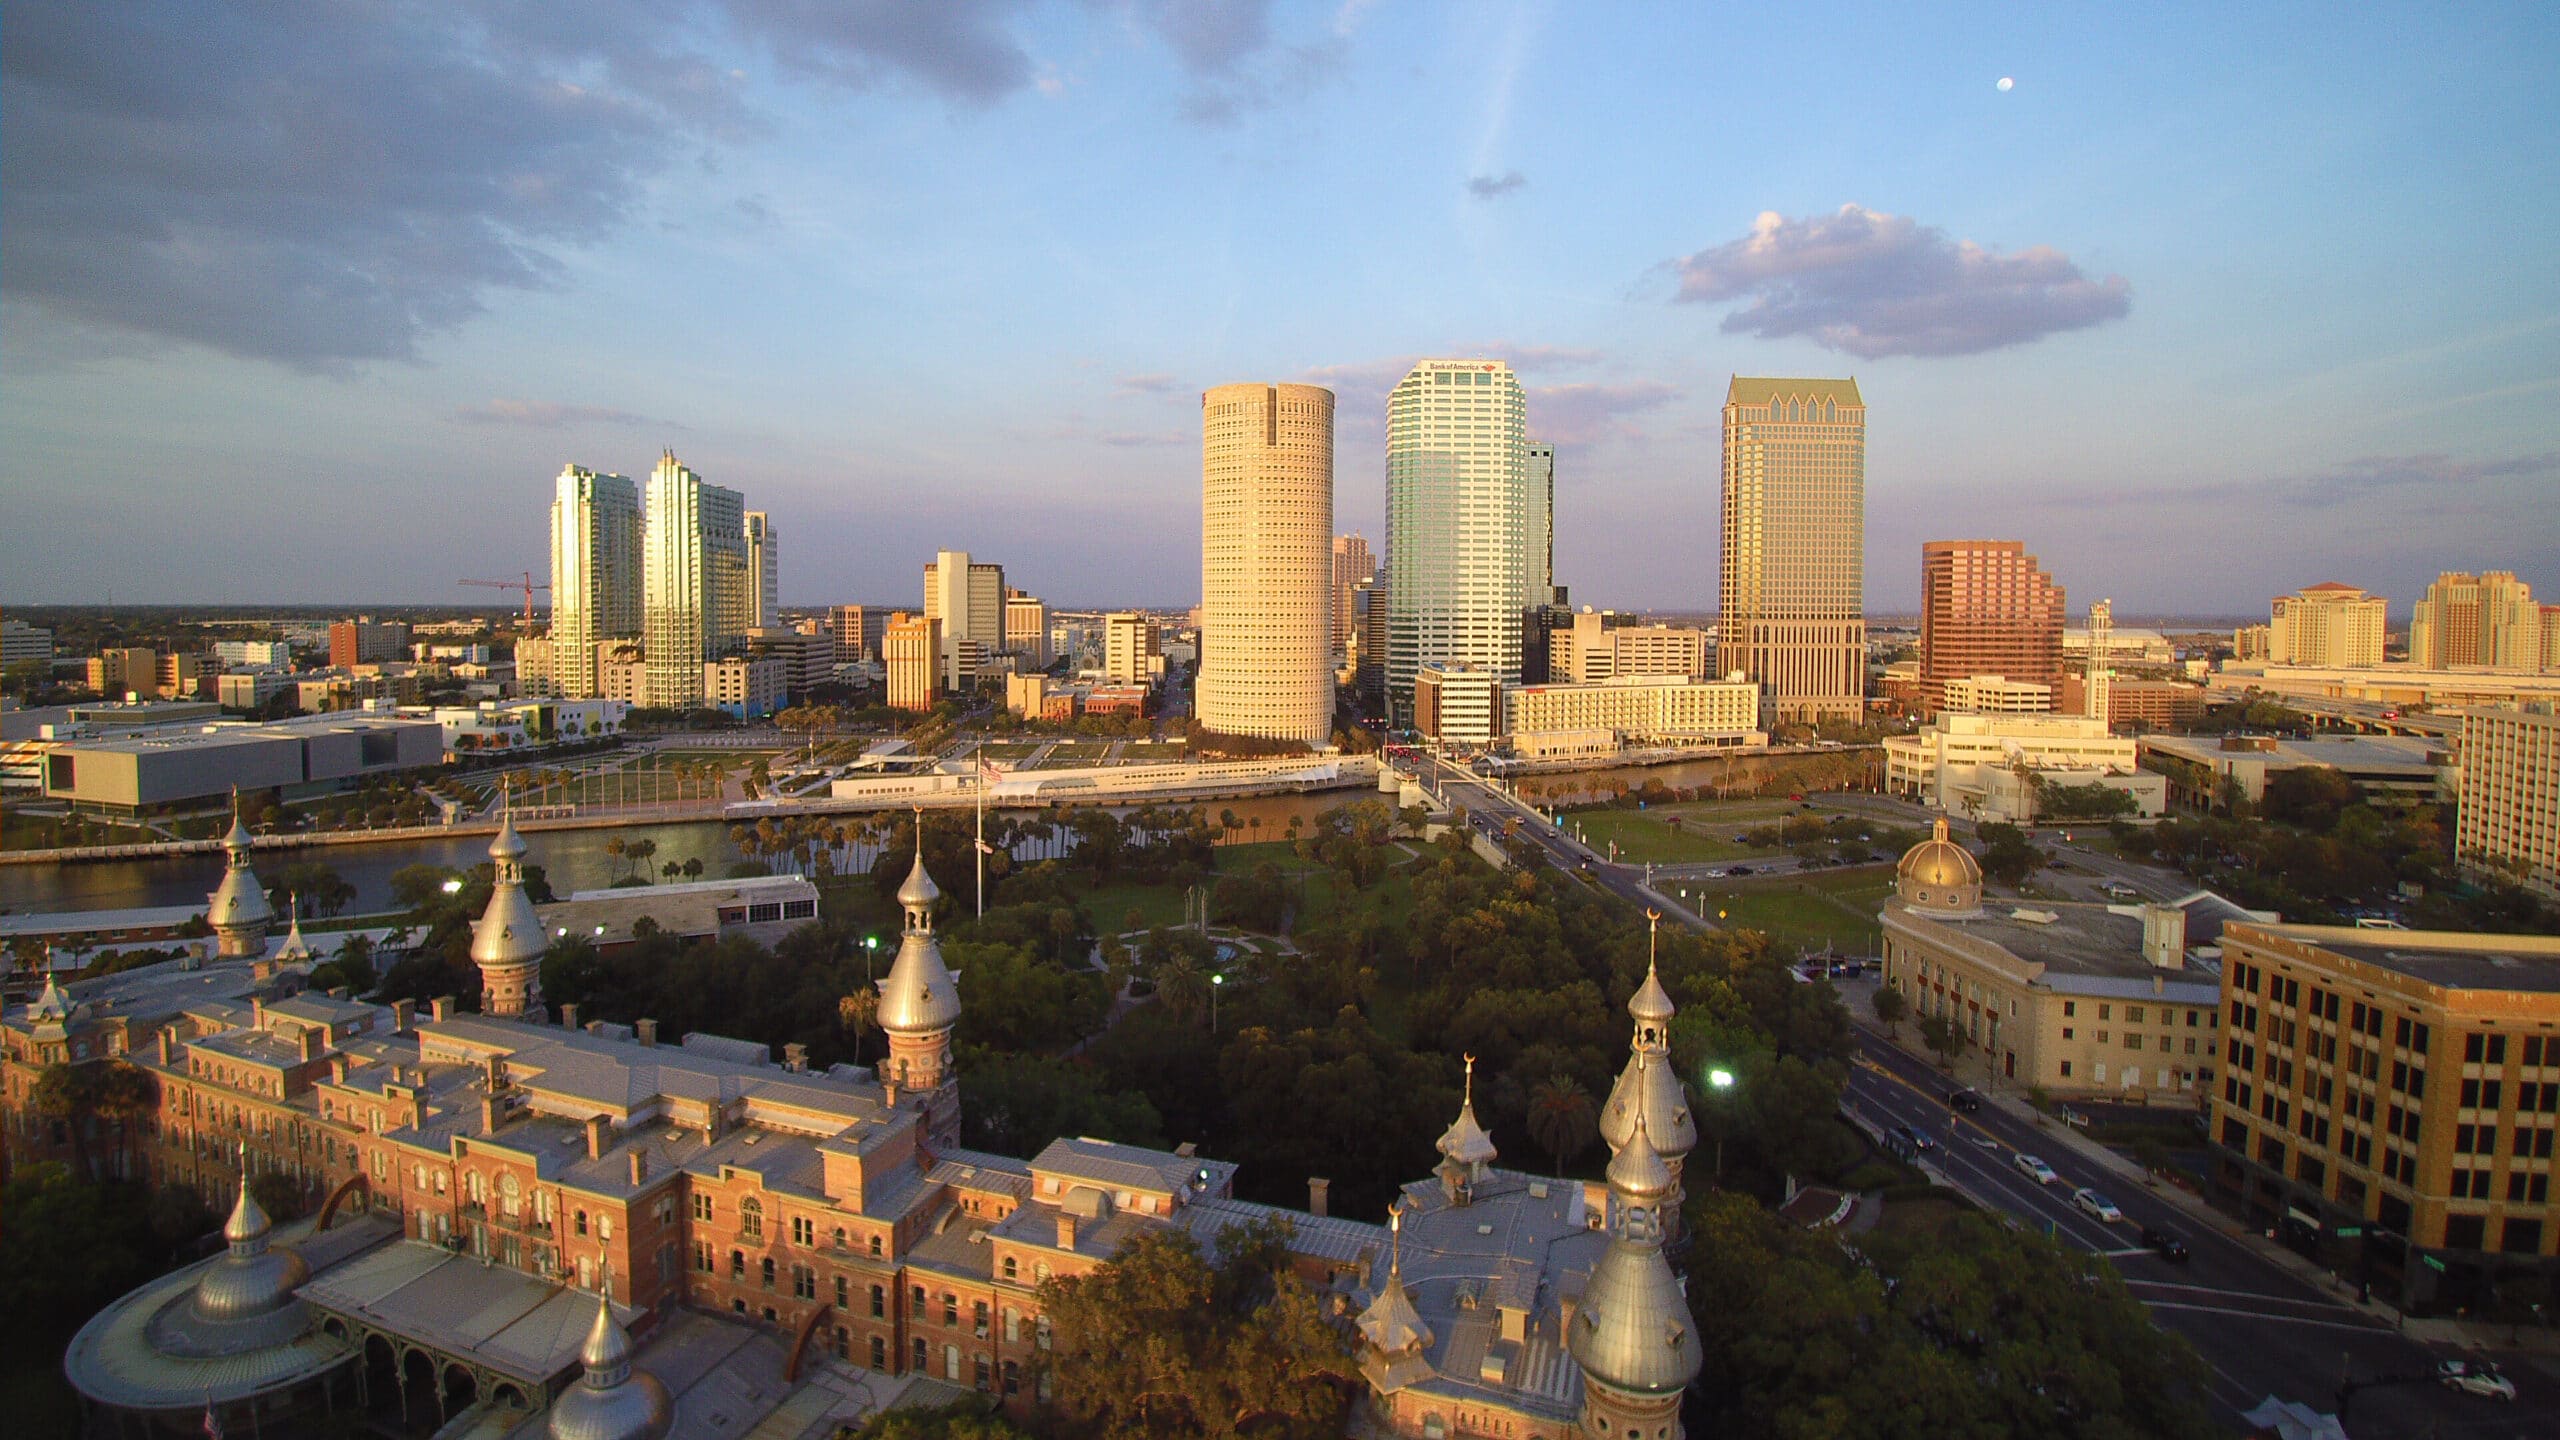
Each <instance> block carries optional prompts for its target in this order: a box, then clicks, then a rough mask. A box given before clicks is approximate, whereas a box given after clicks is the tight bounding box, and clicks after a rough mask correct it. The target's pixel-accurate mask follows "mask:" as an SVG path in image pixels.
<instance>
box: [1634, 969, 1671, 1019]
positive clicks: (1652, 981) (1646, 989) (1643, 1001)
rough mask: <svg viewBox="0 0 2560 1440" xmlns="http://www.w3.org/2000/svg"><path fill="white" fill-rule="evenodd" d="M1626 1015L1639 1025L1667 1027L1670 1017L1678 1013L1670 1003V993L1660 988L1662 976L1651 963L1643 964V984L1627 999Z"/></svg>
mask: <svg viewBox="0 0 2560 1440" xmlns="http://www.w3.org/2000/svg"><path fill="white" fill-rule="evenodd" d="M1627 1013H1628V1014H1629V1015H1632V1016H1634V1017H1635V1020H1636V1023H1637V1024H1639V1025H1647V1024H1650V1025H1668V1024H1670V1023H1671V1017H1672V1016H1674V1015H1677V1014H1679V1013H1680V1011H1679V1007H1678V1006H1675V1005H1673V1004H1672V1003H1671V992H1670V991H1668V990H1665V989H1663V988H1662V974H1661V972H1660V971H1659V970H1656V969H1655V968H1654V966H1653V963H1652V962H1651V961H1647V962H1646V963H1645V967H1644V983H1643V984H1642V985H1639V986H1637V987H1636V993H1635V994H1633V995H1630V996H1628V997H1627Z"/></svg>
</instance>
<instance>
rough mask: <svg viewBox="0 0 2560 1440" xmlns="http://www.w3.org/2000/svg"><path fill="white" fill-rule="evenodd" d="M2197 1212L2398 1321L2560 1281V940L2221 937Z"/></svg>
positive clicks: (2246, 928)
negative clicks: (2224, 1209)
mask: <svg viewBox="0 0 2560 1440" xmlns="http://www.w3.org/2000/svg"><path fill="white" fill-rule="evenodd" d="M2222 1022H2223V1024H2222V1060H2223V1064H2222V1067H2221V1068H2222V1077H2221V1083H2220V1084H2219V1085H2218V1086H2217V1087H2216V1089H2215V1091H2214V1095H2213V1103H2212V1111H2211V1120H2210V1123H2211V1131H2212V1139H2213V1142H2214V1144H2215V1146H2216V1147H2217V1150H2218V1152H2219V1156H2218V1161H2217V1164H2216V1166H2215V1172H2214V1175H2213V1194H2214V1198H2215V1199H2216V1200H2217V1201H2218V1202H2220V1203H2223V1204H2226V1205H2230V1206H2234V1207H2236V1208H2238V1209H2239V1210H2240V1211H2241V1213H2242V1214H2243V1215H2245V1216H2246V1217H2247V1219H2248V1221H2249V1223H2250V1224H2251V1225H2253V1226H2266V1227H2272V1228H2274V1229H2276V1230H2277V1232H2278V1233H2279V1235H2280V1237H2281V1238H2283V1239H2285V1240H2286V1241H2288V1242H2289V1243H2291V1244H2293V1245H2294V1246H2295V1247H2296V1248H2297V1249H2300V1250H2303V1251H2305V1252H2306V1253H2309V1254H2311V1255H2313V1256H2315V1257H2316V1258H2317V1259H2318V1260H2320V1261H2321V1262H2322V1263H2324V1264H2326V1265H2328V1266H2330V1267H2332V1268H2334V1269H2336V1270H2337V1271H2338V1272H2339V1273H2340V1274H2341V1275H2346V1276H2352V1277H2355V1278H2357V1279H2358V1280H2360V1281H2368V1282H2370V1283H2371V1284H2372V1285H2373V1286H2374V1288H2375V1290H2377V1291H2378V1292H2381V1293H2384V1294H2388V1295H2391V1296H2393V1297H2394V1298H2395V1299H2396V1300H2397V1302H2398V1303H2399V1304H2400V1305H2401V1306H2402V1307H2404V1308H2406V1309H2409V1310H2411V1311H2412V1312H2414V1313H2421V1314H2433V1313H2458V1312H2461V1311H2466V1310H2468V1311H2479V1310H2484V1309H2487V1308H2488V1307H2489V1306H2490V1305H2491V1304H2492V1302H2493V1301H2494V1299H2495V1298H2496V1296H2495V1288H2494V1287H2495V1286H2496V1285H2497V1284H2498V1283H2499V1281H2500V1280H2501V1279H2505V1278H2511V1277H2513V1278H2530V1277H2535V1276H2539V1277H2540V1283H2542V1284H2546V1285H2547V1284H2548V1283H2549V1282H2550V1281H2551V1280H2552V1279H2554V1278H2560V1267H2555V1265H2554V1263H2553V1243H2554V1241H2555V1240H2560V1210H2555V1208H2554V1205H2553V1200H2552V1194H2551V1188H2552V1187H2551V1171H2552V1166H2553V1163H2554V1155H2553V1149H2554V1135H2555V1133H2560V1132H2555V1127H2560V938H2555V937H2552V936H2547V935H2479V934H2469V933H2456V932H2449V931H2428V930H2422V931H2412V930H2357V929H2345V928H2332V927H2323V926H2312V925H2271V924H2270V925H2255V924H2241V925H2233V926H2231V927H2230V928H2228V929H2226V930H2224V931H2223V934H2222Z"/></svg>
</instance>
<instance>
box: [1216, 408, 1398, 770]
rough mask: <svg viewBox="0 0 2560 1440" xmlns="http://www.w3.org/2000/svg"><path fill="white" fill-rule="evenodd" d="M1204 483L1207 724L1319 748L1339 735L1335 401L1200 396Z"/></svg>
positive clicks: (1219, 729)
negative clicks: (1335, 671)
mask: <svg viewBox="0 0 2560 1440" xmlns="http://www.w3.org/2000/svg"><path fill="white" fill-rule="evenodd" d="M1200 483H1201V499H1200V673H1199V682H1198V692H1197V693H1198V710H1199V718H1200V724H1201V725H1202V726H1203V727H1205V728H1207V729H1208V730H1210V731H1213V732H1215V733H1217V734H1220V735H1252V736H1260V737H1265V738H1268V739H1274V740H1296V741H1300V742H1303V743H1305V744H1308V745H1318V746H1320V745H1322V744H1324V743H1325V742H1326V740H1327V739H1329V738H1330V737H1331V736H1332V734H1333V628H1334V627H1333V609H1334V572H1335V564H1336V557H1335V553H1334V543H1333V392H1332V391H1330V390H1327V389H1325V388H1323V387H1322V386H1318V385H1220V386H1218V387H1216V388H1215V389H1212V390H1210V391H1208V392H1207V393H1206V394H1204V395H1202V396H1201V397H1200ZM1364 548H1365V547H1364Z"/></svg>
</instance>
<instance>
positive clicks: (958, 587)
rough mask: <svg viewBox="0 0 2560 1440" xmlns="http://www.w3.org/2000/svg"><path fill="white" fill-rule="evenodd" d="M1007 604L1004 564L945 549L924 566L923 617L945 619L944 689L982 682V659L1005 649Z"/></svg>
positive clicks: (943, 623) (964, 689) (942, 633)
mask: <svg viewBox="0 0 2560 1440" xmlns="http://www.w3.org/2000/svg"><path fill="white" fill-rule="evenodd" d="M1004 608H1005V607H1004V567H1003V566H1001V565H989V564H980V563H974V562H972V561H971V560H970V559H969V552H968V551H966V550H942V551H937V552H936V553H935V555H934V557H933V559H932V561H931V562H930V563H928V564H927V565H926V566H925V567H924V618H926V619H927V620H935V621H939V622H941V625H942V632H941V639H942V687H943V688H944V689H946V690H950V691H954V692H963V691H966V690H967V689H968V688H969V687H970V686H972V685H974V684H976V683H977V679H978V665H979V663H980V662H981V661H982V660H984V659H985V658H986V657H987V656H990V655H1000V654H1002V653H1004V634H1005V632H1004V619H1005V616H1004ZM972 647H974V648H972Z"/></svg>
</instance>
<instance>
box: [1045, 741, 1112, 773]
mask: <svg viewBox="0 0 2560 1440" xmlns="http://www.w3.org/2000/svg"><path fill="white" fill-rule="evenodd" d="M1110 753H1111V742H1110V741H1108V740H1061V741H1059V742H1058V748H1057V749H1055V750H1052V751H1050V752H1049V758H1048V759H1046V760H1043V761H1041V762H1040V763H1041V765H1042V766H1043V767H1045V768H1048V769H1056V768H1058V767H1059V766H1062V765H1090V764H1092V763H1093V762H1095V761H1096V760H1099V759H1101V758H1102V757H1103V756H1105V755H1108V754H1110Z"/></svg>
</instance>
